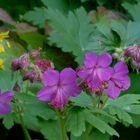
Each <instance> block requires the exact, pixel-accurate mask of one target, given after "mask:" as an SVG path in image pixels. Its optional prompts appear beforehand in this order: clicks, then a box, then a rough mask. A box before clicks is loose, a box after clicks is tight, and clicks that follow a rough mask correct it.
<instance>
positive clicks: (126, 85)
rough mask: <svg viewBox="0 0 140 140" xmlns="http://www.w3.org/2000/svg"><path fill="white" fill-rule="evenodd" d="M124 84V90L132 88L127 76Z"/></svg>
mask: <svg viewBox="0 0 140 140" xmlns="http://www.w3.org/2000/svg"><path fill="white" fill-rule="evenodd" d="M122 83H123V88H122V89H123V90H127V89H128V88H129V87H130V85H131V82H130V78H129V77H128V76H127V77H126V78H125V79H124V80H123V81H122Z"/></svg>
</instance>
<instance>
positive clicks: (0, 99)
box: [0, 90, 14, 115]
mask: <svg viewBox="0 0 140 140" xmlns="http://www.w3.org/2000/svg"><path fill="white" fill-rule="evenodd" d="M13 96H14V94H13V93H12V92H11V91H6V92H3V93H1V90H0V115H3V114H7V113H9V112H11V107H10V105H9V102H10V101H11V100H12V99H13Z"/></svg>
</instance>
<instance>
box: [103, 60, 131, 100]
mask: <svg viewBox="0 0 140 140" xmlns="http://www.w3.org/2000/svg"><path fill="white" fill-rule="evenodd" d="M128 73H129V71H128V67H127V65H126V64H125V63H124V62H118V63H117V64H116V65H115V66H114V71H113V72H112V76H111V78H110V80H109V81H108V88H107V89H106V94H107V96H109V97H111V98H112V99H115V98H117V97H118V96H119V95H120V92H121V90H127V89H128V88H129V87H130V78H129V76H128Z"/></svg>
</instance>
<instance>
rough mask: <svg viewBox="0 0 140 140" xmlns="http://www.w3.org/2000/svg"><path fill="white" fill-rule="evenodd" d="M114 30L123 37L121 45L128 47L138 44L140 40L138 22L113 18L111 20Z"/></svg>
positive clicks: (139, 25)
mask: <svg viewBox="0 0 140 140" xmlns="http://www.w3.org/2000/svg"><path fill="white" fill-rule="evenodd" d="M111 26H112V30H113V31H115V32H116V33H117V34H118V35H119V36H120V39H121V47H128V46H130V45H132V44H135V43H136V44H137V43H138V42H139V40H140V35H139V34H140V30H138V29H140V24H139V23H138V22H132V21H129V22H128V23H126V22H120V21H116V20H113V21H112V22H111Z"/></svg>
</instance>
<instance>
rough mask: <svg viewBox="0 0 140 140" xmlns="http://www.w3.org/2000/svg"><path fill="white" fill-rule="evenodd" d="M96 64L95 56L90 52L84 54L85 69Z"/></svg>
mask: <svg viewBox="0 0 140 140" xmlns="http://www.w3.org/2000/svg"><path fill="white" fill-rule="evenodd" d="M96 62H97V55H96V54H95V53H92V52H88V53H86V54H85V59H84V65H85V66H86V68H92V67H93V66H94V65H95V64H96Z"/></svg>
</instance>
